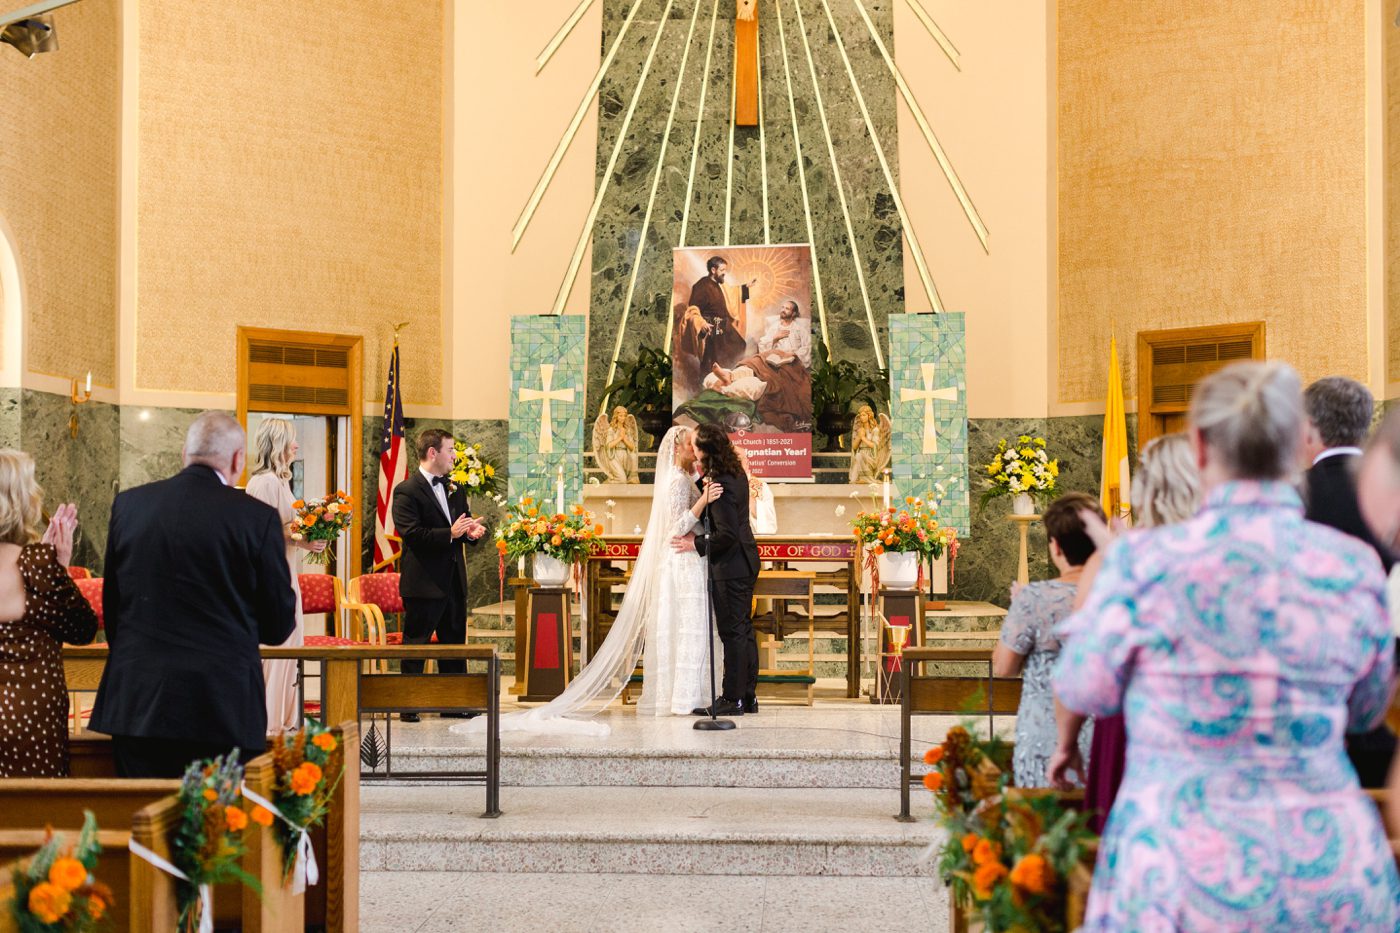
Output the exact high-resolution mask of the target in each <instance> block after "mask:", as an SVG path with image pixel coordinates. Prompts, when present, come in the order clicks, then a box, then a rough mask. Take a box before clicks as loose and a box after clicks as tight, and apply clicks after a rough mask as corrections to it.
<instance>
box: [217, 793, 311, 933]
mask: <svg viewBox="0 0 1400 933" xmlns="http://www.w3.org/2000/svg"><path fill="white" fill-rule="evenodd" d="M242 791H243V796H244V797H246V798H248V799H249V800H251V801H253V803H255V804H257V805H258V806H260V807H262V808H263V809H264V810H266V811H268V812H269V813H271V814H272V815H273V816H275V817H277V818H278V819H279V820H281V821H282V822H284V823H286V824H287V825H288V826H290V827H291V828H292V829H294V830H296V831H297V832H298V833H299V834H300V838H298V839H297V860H296V864H294V865H293V866H292V893H293V894H301V893H303V892H304V891H305V890H306V887H307V885H314V884H316V883H317V882H319V881H320V880H321V869H320V868H319V867H318V866H317V865H316V850H315V849H313V848H312V847H311V834H310V833H308V832H307V831H306V830H305V829H303V828H302V827H300V826H298V825H297V824H296V823H293V822H292V821H291V820H289V819H287V818H286V817H285V816H283V815H282V811H281V810H279V809H277V808H276V807H275V806H273V805H272V801H270V800H268V799H266V798H265V797H262V796H261V795H259V794H258V793H256V792H255V791H252V790H249V789H248V785H247V784H244V785H243V787H242ZM200 933H205V931H203V930H201V931H200Z"/></svg>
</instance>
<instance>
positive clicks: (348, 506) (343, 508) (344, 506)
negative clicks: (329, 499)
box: [340, 502, 355, 513]
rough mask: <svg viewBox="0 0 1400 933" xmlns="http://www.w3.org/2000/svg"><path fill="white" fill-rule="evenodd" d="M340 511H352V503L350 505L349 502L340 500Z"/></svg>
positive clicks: (353, 509) (353, 508)
mask: <svg viewBox="0 0 1400 933" xmlns="http://www.w3.org/2000/svg"><path fill="white" fill-rule="evenodd" d="M340 511H342V512H346V513H349V512H353V511H355V507H354V506H353V505H351V504H350V503H348V502H342V503H341V504H340Z"/></svg>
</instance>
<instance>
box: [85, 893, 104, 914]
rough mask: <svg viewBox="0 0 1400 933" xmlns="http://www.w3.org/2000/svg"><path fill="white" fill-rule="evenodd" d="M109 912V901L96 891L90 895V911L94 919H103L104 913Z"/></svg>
mask: <svg viewBox="0 0 1400 933" xmlns="http://www.w3.org/2000/svg"><path fill="white" fill-rule="evenodd" d="M106 912H107V902H106V901H105V900H104V899H103V898H102V897H101V896H100V895H99V894H98V893H97V892H96V891H94V892H92V893H91V894H89V895H88V913H89V914H91V915H92V919H94V920H101V919H102V915H103V914H105V913H106Z"/></svg>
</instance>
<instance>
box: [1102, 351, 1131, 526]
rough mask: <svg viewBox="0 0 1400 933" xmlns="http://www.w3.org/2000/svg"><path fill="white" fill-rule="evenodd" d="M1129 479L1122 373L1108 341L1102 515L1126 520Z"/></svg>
mask: <svg viewBox="0 0 1400 933" xmlns="http://www.w3.org/2000/svg"><path fill="white" fill-rule="evenodd" d="M1132 485H1133V483H1132V478H1131V477H1130V476H1129V475H1128V423H1127V416H1126V413H1125V412H1124V411H1123V371H1122V369H1121V368H1120V367H1119V365H1118V340H1117V338H1114V337H1110V338H1109V341H1108V402H1107V404H1106V405H1105V406H1104V412H1103V479H1102V484H1101V485H1100V489H1099V500H1100V501H1101V502H1102V503H1103V511H1104V514H1105V515H1107V516H1108V517H1109V518H1110V519H1111V518H1113V517H1114V516H1115V515H1117V516H1119V517H1120V518H1127V517H1128V515H1129V514H1130V511H1131V508H1132V503H1130V502H1129V501H1128V499H1129V490H1130V489H1131V488H1132Z"/></svg>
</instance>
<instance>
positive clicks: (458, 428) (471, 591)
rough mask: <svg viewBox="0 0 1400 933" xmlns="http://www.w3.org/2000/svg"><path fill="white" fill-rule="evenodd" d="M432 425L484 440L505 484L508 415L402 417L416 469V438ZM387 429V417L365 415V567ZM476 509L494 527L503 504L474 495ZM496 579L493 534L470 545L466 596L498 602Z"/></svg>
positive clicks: (475, 601)
mask: <svg viewBox="0 0 1400 933" xmlns="http://www.w3.org/2000/svg"><path fill="white" fill-rule="evenodd" d="M428 428H442V429H443V430H445V431H451V432H452V436H453V437H455V438H457V439H458V440H462V441H466V442H468V443H472V444H480V445H481V454H482V457H484V458H485V459H486V460H487V461H489V462H490V463H492V464H493V465H495V466H496V468H497V469H498V470H499V473H498V474H497V475H498V476H499V477H500V479H501V484H500V485H501V488H502V489H504V488H505V482H506V479H507V471H506V467H507V447H508V446H509V429H508V426H507V422H506V420H505V419H504V418H501V419H480V420H469V419H462V420H456V421H447V420H443V419H432V418H406V419H404V436H405V438H407V440H408V444H409V458H410V469H416V468H417V462H418V461H417V456H416V455H415V454H414V453H413V451H412V446H413V443H414V440H415V439H416V438H417V437H418V433H419V432H420V431H425V430H427V429H428ZM383 430H384V419H383V418H380V417H378V416H375V417H370V418H366V419H365V421H364V461H363V465H364V477H363V479H364V486H363V497H362V498H363V501H362V502H361V504H360V514H361V515H363V516H365V521H364V522H363V523H362V524H361V526H360V530H361V536H362V545H363V547H364V562H363V565H362V566H363V567H364V570H365V572H368V571H369V569H370V568H371V567H372V566H374V514H375V506H376V499H377V498H378V495H379V447H380V443H381V440H382V438H381V432H382V431H383ZM472 512H473V514H475V515H479V516H481V517H483V518H485V519H486V521H487V523H488V525H490V526H491V529H492V530H494V528H495V522H496V520H497V519H498V518H499V516H500V510H499V509H498V508H497V507H496V504H495V503H494V502H492V501H491V500H490V499H488V498H485V497H480V498H474V499H473V500H472ZM488 534H489V532H488ZM498 581H499V575H498V571H497V560H496V549H495V547H493V546H492V544H491V542H490V541H489V540H487V539H483V540H482V542H481V544H479V545H477V546H475V547H471V548H468V549H467V601H468V605H469V607H470V608H477V607H479V606H483V605H490V604H492V603H494V602H496V601H497V598H498V594H499V591H500V585H499V582H498Z"/></svg>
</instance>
